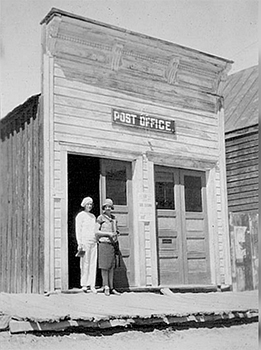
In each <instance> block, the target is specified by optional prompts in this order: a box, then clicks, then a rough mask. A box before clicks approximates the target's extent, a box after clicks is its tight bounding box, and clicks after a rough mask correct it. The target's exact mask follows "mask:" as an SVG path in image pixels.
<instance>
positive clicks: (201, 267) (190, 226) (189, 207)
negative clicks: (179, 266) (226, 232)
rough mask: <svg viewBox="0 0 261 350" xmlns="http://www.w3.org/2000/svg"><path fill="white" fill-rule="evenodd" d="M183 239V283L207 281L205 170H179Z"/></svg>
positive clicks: (208, 275)
mask: <svg viewBox="0 0 261 350" xmlns="http://www.w3.org/2000/svg"><path fill="white" fill-rule="evenodd" d="M180 185H181V188H182V191H181V206H182V207H183V209H185V213H184V214H185V215H184V216H183V222H184V240H185V244H184V247H185V252H184V253H185V254H184V256H186V260H185V283H187V284H207V283H210V268H209V253H208V252H209V247H208V228H207V215H206V180H205V173H203V172H199V171H193V170H181V171H180Z"/></svg>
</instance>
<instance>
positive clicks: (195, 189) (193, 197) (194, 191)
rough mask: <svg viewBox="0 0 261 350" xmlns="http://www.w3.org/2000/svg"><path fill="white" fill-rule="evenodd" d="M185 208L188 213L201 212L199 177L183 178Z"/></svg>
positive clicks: (186, 176)
mask: <svg viewBox="0 0 261 350" xmlns="http://www.w3.org/2000/svg"><path fill="white" fill-rule="evenodd" d="M184 187H185V208H186V211H190V212H202V196H201V187H202V185H201V177H198V176H188V175H185V176H184Z"/></svg>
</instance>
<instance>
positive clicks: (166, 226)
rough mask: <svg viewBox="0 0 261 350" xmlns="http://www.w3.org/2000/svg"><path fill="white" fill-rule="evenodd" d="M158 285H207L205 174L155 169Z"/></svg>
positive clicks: (172, 169)
mask: <svg viewBox="0 0 261 350" xmlns="http://www.w3.org/2000/svg"><path fill="white" fill-rule="evenodd" d="M155 197H156V216H157V220H156V222H157V245H158V247H157V248H158V272H159V284H160V285H169V286H170V285H179V284H209V283H210V267H209V242H208V225H207V214H206V212H207V210H206V179H205V173H204V172H200V171H193V170H184V169H176V168H169V167H163V166H155Z"/></svg>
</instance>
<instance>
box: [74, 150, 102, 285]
mask: <svg viewBox="0 0 261 350" xmlns="http://www.w3.org/2000/svg"><path fill="white" fill-rule="evenodd" d="M99 179H100V160H99V158H94V157H87V156H80V155H73V154H68V261H69V268H68V272H69V288H70V289H71V288H80V260H79V258H76V257H75V254H76V252H77V241H76V235H75V217H76V215H77V214H78V213H79V212H80V211H81V210H82V209H83V208H82V207H81V202H82V200H83V198H84V197H87V196H90V197H92V199H93V202H94V206H93V209H92V213H93V214H94V215H95V216H96V217H97V216H98V215H99V214H100V196H99V181H100V180H99ZM97 278H99V276H97Z"/></svg>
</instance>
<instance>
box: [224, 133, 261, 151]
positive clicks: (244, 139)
mask: <svg viewBox="0 0 261 350" xmlns="http://www.w3.org/2000/svg"><path fill="white" fill-rule="evenodd" d="M252 141H258V130H256V132H255V133H251V134H246V135H244V134H243V135H240V136H238V137H235V138H230V139H226V146H227V148H228V149H230V146H235V145H238V146H239V145H244V144H245V143H248V142H252Z"/></svg>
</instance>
